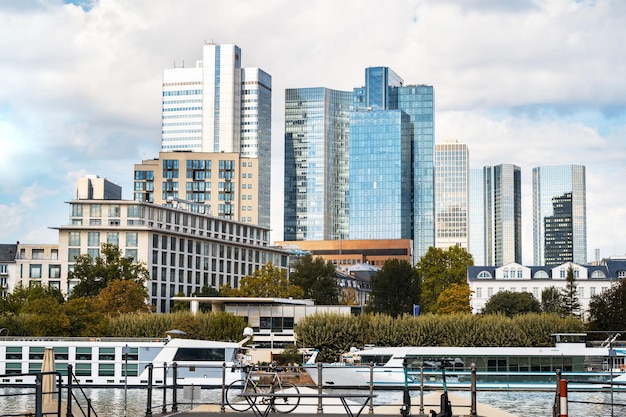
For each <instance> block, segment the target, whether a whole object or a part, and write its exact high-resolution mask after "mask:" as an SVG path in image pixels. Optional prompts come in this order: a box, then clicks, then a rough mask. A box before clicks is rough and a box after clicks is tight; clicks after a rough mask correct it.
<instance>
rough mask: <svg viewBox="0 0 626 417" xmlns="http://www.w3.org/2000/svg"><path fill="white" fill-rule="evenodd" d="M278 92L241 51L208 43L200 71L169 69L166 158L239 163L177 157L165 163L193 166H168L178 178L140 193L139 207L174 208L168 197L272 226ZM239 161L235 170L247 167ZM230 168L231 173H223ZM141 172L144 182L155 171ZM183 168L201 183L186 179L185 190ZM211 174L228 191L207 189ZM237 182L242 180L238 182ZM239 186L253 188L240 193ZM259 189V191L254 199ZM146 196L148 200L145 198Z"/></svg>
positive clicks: (164, 137) (165, 73)
mask: <svg viewBox="0 0 626 417" xmlns="http://www.w3.org/2000/svg"><path fill="white" fill-rule="evenodd" d="M271 91H272V78H271V76H270V75H269V74H267V73H266V72H264V71H263V70H261V69H259V68H242V66H241V50H240V48H239V47H238V46H236V45H217V44H213V43H210V44H206V45H204V48H203V54H202V60H200V61H198V62H197V63H196V65H195V67H194V68H182V67H177V68H172V69H166V70H164V71H163V97H162V99H163V102H162V106H163V107H162V138H161V150H162V152H163V154H164V155H166V154H170V153H172V152H175V151H191V152H202V153H215V154H217V153H223V154H236V155H234V156H233V155H230V156H233V157H230V156H229V158H228V159H226V158H221V159H220V157H217V156H216V157H213V156H210V155H208V156H202V157H194V156H188V157H181V158H179V157H176V156H173V155H169V156H167V158H168V159H167V161H169V162H166V161H163V163H164V164H166V163H167V164H176V163H181V162H182V163H184V164H185V165H184V166H180V167H174V166H173V165H172V166H163V167H162V169H163V171H162V172H163V177H167V176H172V178H166V180H169V182H168V183H166V182H163V183H162V184H161V183H159V184H157V187H156V189H153V190H144V189H136V190H135V191H136V197H135V198H136V199H138V200H139V201H151V200H152V201H151V202H154V203H157V204H170V202H168V201H167V197H169V198H170V199H172V198H177V199H181V200H183V199H184V200H188V199H189V198H191V200H190V201H191V203H192V206H193V205H195V206H197V207H196V208H197V209H198V210H201V209H203V207H204V206H207V205H208V204H210V205H211V206H212V212H213V214H216V215H217V214H218V213H219V215H220V216H223V217H224V218H227V219H237V220H238V219H242V220H241V221H248V219H252V218H253V219H254V220H253V221H254V222H255V223H256V224H259V225H261V226H265V227H269V225H270V190H271V168H270V167H271V136H272V134H271V112H272V108H271V99H272V94H271ZM239 158H241V161H240V162H241V165H239V164H236V163H235V161H237V162H239ZM209 160H211V161H214V165H213V166H210V165H209V166H207V161H209ZM222 160H223V162H220V161H222ZM194 161H195V162H194ZM144 163H145V162H144ZM222 163H223V164H224V166H219V164H222ZM187 164H191V165H190V166H188V165H187ZM194 164H195V165H194ZM232 164H235V165H232ZM243 164H245V165H243ZM231 165H232V166H231ZM250 167H252V168H253V170H250V169H249V168H250ZM261 167H262V169H260V168H261ZM137 169H138V172H139V174H137V173H136V175H141V172H143V171H145V172H150V171H151V170H152V168H149V169H145V170H144V169H143V168H142V167H141V166H139V167H137ZM159 169H160V168H159ZM178 169H180V170H181V172H186V174H187V175H198V177H197V178H190V177H186V178H187V181H184V182H185V183H186V184H185V186H186V187H191V188H186V189H184V190H182V189H181V190H179V189H178V188H177V186H178V181H177V179H176V178H177V177H173V175H176V174H177V172H178ZM211 169H213V171H215V172H216V173H217V175H220V176H223V177H219V178H220V179H222V180H223V181H221V182H220V184H216V185H219V187H221V188H220V189H218V190H216V189H213V190H210V189H207V184H208V183H209V182H210V181H209V180H210V178H211V177H210V176H206V175H209V173H210V172H211ZM200 171H202V173H200ZM194 172H195V174H194ZM157 177H161V175H158V176H157ZM136 180H139V183H137V182H136V186H139V187H141V186H142V183H141V181H145V180H146V179H145V178H144V179H141V178H139V179H137V178H136ZM213 180H214V181H215V180H216V178H213ZM232 180H238V181H235V182H234V183H233V182H232ZM201 183H202V184H201ZM234 184H238V185H239V184H241V186H242V187H243V186H244V185H245V186H247V187H249V188H246V189H243V188H237V189H234V188H232V187H233V186H234ZM209 185H210V184H209ZM251 189H253V190H255V191H254V192H250V190H251ZM151 191H156V192H152V193H151ZM159 191H161V192H159ZM141 192H145V193H143V195H142V193H141ZM179 192H180V194H179ZM211 192H212V193H213V194H211ZM211 196H213V197H215V199H214V200H215V201H213V202H210V203H209V200H211V198H212V197H211ZM185 197H188V198H185ZM140 198H142V199H140ZM218 199H219V200H218ZM244 199H245V201H244ZM218 208H219V209H220V210H219V211H218ZM244 211H246V213H244ZM251 212H254V215H251V214H252V213H251Z"/></svg>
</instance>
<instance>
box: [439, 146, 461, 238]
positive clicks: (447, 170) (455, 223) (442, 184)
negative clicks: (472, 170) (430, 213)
mask: <svg viewBox="0 0 626 417" xmlns="http://www.w3.org/2000/svg"><path fill="white" fill-rule="evenodd" d="M468 164H469V152H468V150H467V145H466V144H464V143H458V141H456V140H450V141H445V142H443V143H437V144H435V158H434V168H435V170H434V172H435V247H438V248H442V249H447V248H449V247H450V246H459V247H462V248H464V249H468V248H469V226H468V225H469V210H468V205H469V195H468V186H469V178H468V173H469V165H468Z"/></svg>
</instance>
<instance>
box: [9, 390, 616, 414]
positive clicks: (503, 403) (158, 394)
mask: <svg viewBox="0 0 626 417" xmlns="http://www.w3.org/2000/svg"><path fill="white" fill-rule="evenodd" d="M32 391H33V390H27V389H22V388H0V395H3V396H4V395H7V394H24V393H27V392H28V393H30V392H32ZM84 391H85V393H86V394H87V396H88V397H89V398H90V399H91V402H92V404H93V407H94V409H95V410H96V412H97V413H98V416H99V417H118V416H123V415H124V409H125V408H126V415H128V416H143V415H145V413H146V408H147V404H146V401H147V391H146V390H145V389H129V390H128V391H127V392H125V391H124V389H118V388H115V389H113V388H108V389H95V388H89V389H85V390H84ZM198 391H199V390H198V389H197V388H196V389H195V390H191V389H187V390H182V389H181V390H179V391H178V394H177V396H178V401H179V406H178V409H179V411H183V410H190V409H191V408H192V402H193V406H194V407H195V406H197V405H198V404H201V403H211V404H219V402H220V398H221V391H220V390H219V389H218V390H201V392H200V393H198ZM454 393H455V395H458V396H462V397H465V398H469V397H470V393H469V392H468V391H455V392H454ZM376 394H377V395H378V396H377V397H376V400H375V403H376V404H401V403H402V392H401V391H382V390H376ZM427 394H429V393H426V392H425V395H427ZM411 396H412V397H413V404H414V408H415V407H416V405H418V404H419V392H418V391H412V392H411ZM192 397H193V398H192ZM613 399H614V402H615V403H619V404H624V405H626V392H615V393H614V395H613ZM64 400H65V399H64ZM477 400H478V402H479V403H482V404H486V405H490V406H492V407H496V408H499V409H502V410H505V411H508V412H509V413H511V414H514V415H516V416H520V417H546V416H551V415H552V406H553V404H554V393H551V392H534V391H533V392H528V391H497V392H487V391H479V392H478V393H477ZM610 400H611V395H610V393H608V392H606V393H604V392H597V393H593V392H573V393H570V394H569V401H570V403H569V406H568V410H569V416H570V417H588V416H611V415H614V416H624V415H626V406H623V407H620V406H615V407H613V411H612V410H611V406H610V405H607V404H604V405H603V404H591V403H609V402H610ZM82 403H83V404H84V400H82ZM166 403H167V404H166V411H167V412H170V411H171V403H172V393H171V391H168V393H167V401H166ZM452 405H453V406H454V404H452ZM162 408H163V391H162V389H154V390H153V393H152V412H153V413H160V412H161V411H162ZM425 408H426V411H429V410H430V409H431V408H435V409H438V404H437V405H426V407H425ZM33 409H34V397H33V396H31V395H20V396H15V397H11V399H10V400H8V399H7V398H6V397H2V398H0V416H2V415H6V414H16V413H25V412H27V411H28V410H33ZM477 411H478V414H479V415H480V405H479V408H478V410H477Z"/></svg>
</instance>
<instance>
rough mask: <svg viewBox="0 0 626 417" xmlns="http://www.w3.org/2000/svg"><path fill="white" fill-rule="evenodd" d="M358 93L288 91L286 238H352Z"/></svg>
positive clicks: (286, 112) (323, 90) (325, 89)
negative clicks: (352, 131) (352, 121)
mask: <svg viewBox="0 0 626 417" xmlns="http://www.w3.org/2000/svg"><path fill="white" fill-rule="evenodd" d="M351 110H352V94H351V93H350V92H346V91H336V90H330V89H327V88H297V89H287V90H286V91H285V183H284V184H285V208H284V231H283V234H284V239H285V240H291V241H295V240H338V239H347V238H348V203H347V201H348V182H349V177H348V176H349V171H348V164H349V162H348V131H349V114H350V111H351Z"/></svg>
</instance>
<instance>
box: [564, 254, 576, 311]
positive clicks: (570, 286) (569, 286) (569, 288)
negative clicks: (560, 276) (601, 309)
mask: <svg viewBox="0 0 626 417" xmlns="http://www.w3.org/2000/svg"><path fill="white" fill-rule="evenodd" d="M565 282H566V284H565V288H563V310H564V312H565V314H569V315H570V316H577V315H579V314H580V302H579V301H578V285H577V284H576V278H574V267H573V266H572V264H570V265H569V268H567V276H566V277H565Z"/></svg>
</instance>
